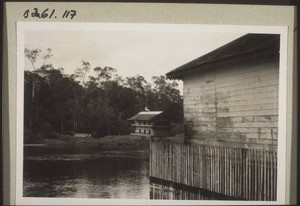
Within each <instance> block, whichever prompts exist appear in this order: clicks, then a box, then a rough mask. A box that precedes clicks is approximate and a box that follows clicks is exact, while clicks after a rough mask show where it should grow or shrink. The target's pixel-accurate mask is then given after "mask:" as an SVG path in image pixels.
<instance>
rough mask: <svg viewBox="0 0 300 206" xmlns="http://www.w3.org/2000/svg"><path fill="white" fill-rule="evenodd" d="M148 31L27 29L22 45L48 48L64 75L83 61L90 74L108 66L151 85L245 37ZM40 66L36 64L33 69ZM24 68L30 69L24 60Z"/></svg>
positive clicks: (225, 34) (52, 60) (52, 58)
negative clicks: (87, 63) (156, 77)
mask: <svg viewBox="0 0 300 206" xmlns="http://www.w3.org/2000/svg"><path fill="white" fill-rule="evenodd" d="M100 27H101V25H100ZM137 27H138V26H137ZM151 28H154V29H151ZM151 28H150V29H149V28H148V29H136V30H126V29H120V30H118V29H115V28H114V29H111V30H110V29H105V30H101V28H100V29H99V28H97V29H95V30H91V29H89V30H86V29H77V30H69V29H66V28H65V29H63V30H57V29H49V30H45V29H43V30H38V29H35V30H26V31H25V35H24V42H25V45H24V46H25V48H28V49H36V48H39V49H41V50H43V51H46V49H47V48H51V49H52V54H53V56H52V57H51V59H49V60H48V62H47V63H51V64H53V66H54V68H59V67H62V68H64V73H66V74H72V73H73V72H74V70H75V69H76V68H78V67H81V64H82V60H84V61H87V62H89V63H90V65H91V68H92V69H93V68H95V67H99V66H100V67H105V66H109V67H113V68H115V69H117V71H118V74H119V75H121V76H122V77H128V76H135V75H137V74H139V75H142V76H144V77H145V78H146V80H147V81H149V82H151V77H152V76H157V75H165V74H166V73H167V72H169V71H171V70H173V69H175V68H177V67H179V66H181V65H183V64H185V63H187V62H190V61H192V60H193V59H195V58H198V57H200V56H202V55H204V54H206V53H208V52H210V51H212V50H214V49H216V48H218V47H220V46H222V45H224V44H226V43H228V42H231V41H232V40H234V39H236V38H238V37H240V36H242V35H244V33H229V32H228V33H226V32H224V31H223V32H222V31H220V32H218V33H216V32H215V33H212V32H206V31H201V29H200V30H197V31H195V30H193V31H189V30H186V29H180V26H179V29H176V30H175V31H174V30H168V29H163V30H160V29H155V27H151ZM39 64H40V62H36V66H39ZM25 69H27V70H32V66H31V64H30V62H29V61H28V60H26V59H25ZM180 87H182V86H180ZM181 89H182V88H181Z"/></svg>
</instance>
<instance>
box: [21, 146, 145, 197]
mask: <svg viewBox="0 0 300 206" xmlns="http://www.w3.org/2000/svg"><path fill="white" fill-rule="evenodd" d="M112 153H113V152H112ZM37 154H38V153H34V152H33V153H31V155H28V154H27V155H26V157H27V158H26V159H25V160H24V196H26V197H80V198H126V199H139V198H141V199H149V193H150V192H149V178H148V176H149V168H148V167H149V161H148V159H145V158H133V157H128V156H127V157H126V156H125V157H120V155H118V156H117V157H114V156H112V155H110V156H103V155H96V154H97V152H96V151H94V152H91V153H90V156H88V155H87V156H85V158H83V159H78V158H74V159H72V158H71V157H72V156H73V155H72V154H70V155H69V156H68V158H65V159H64V158H62V159H53V158H52V159H51V156H53V155H54V154H49V153H48V154H47V153H44V154H41V155H37ZM61 156H63V155H61ZM41 157H43V158H42V159H41ZM47 157H48V158H47ZM88 157H90V158H88ZM136 157H139V156H138V155H136ZM47 159H48V160H47Z"/></svg>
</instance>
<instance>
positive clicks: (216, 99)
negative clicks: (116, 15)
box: [183, 57, 279, 147]
mask: <svg viewBox="0 0 300 206" xmlns="http://www.w3.org/2000/svg"><path fill="white" fill-rule="evenodd" d="M278 78H279V65H278V60H277V61H276V59H275V57H273V58H266V59H257V61H255V59H254V60H253V59H252V60H251V61H248V62H247V61H246V62H242V63H237V64H234V65H224V66H223V67H222V68H220V67H218V68H215V69H210V70H208V71H202V72H201V73H193V75H186V76H185V77H184V79H183V80H184V91H183V95H184V118H185V121H186V124H187V128H186V129H187V130H190V131H189V132H187V133H188V135H186V141H187V142H196V141H197V140H198V141H201V143H204V144H206V143H218V142H221V143H222V144H223V143H224V142H228V143H229V142H235V143H237V146H241V145H239V144H238V142H240V143H246V144H248V143H249V144H250V143H256V144H254V147H264V146H265V145H267V146H266V147H269V146H270V145H275V146H276V145H277V139H278V135H277V134H278V88H279V79H278ZM248 139H251V140H248ZM258 143H259V144H258Z"/></svg>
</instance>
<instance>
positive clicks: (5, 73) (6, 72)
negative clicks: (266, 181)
mask: <svg viewBox="0 0 300 206" xmlns="http://www.w3.org/2000/svg"><path fill="white" fill-rule="evenodd" d="M172 3H173V2H172ZM174 3H177V2H174ZM14 6H15V5H14ZM179 7H180V6H179ZM6 11H7V10H6ZM6 15H7V13H6ZM10 18H13V19H15V18H19V17H10ZM7 26H8V27H11V26H12V25H7ZM11 31H14V29H13V28H10V29H8V32H11ZM4 37H5V35H4ZM10 38H11V37H10ZM287 38H289V37H287ZM281 42H282V41H281ZM4 44H5V45H4V46H7V47H8V49H7V50H11V48H10V47H11V45H9V46H8V45H7V44H8V43H7V42H4ZM298 44H299V42H298ZM7 50H5V49H4V51H6V52H8V51H7ZM6 55H7V53H6ZM289 55H291V54H289ZM4 59H5V60H6V59H8V56H4ZM8 61H9V60H8ZM294 61H295V59H294ZM5 68H7V67H3V69H4V70H5ZM9 68H11V65H10V66H9V67H8V68H7V70H8V69H9ZM290 72H292V71H290ZM8 73H9V72H8V71H4V83H7V82H8V78H7V77H8V76H9V75H8ZM9 77H10V78H11V76H9ZM5 78H7V79H5ZM8 85H9V84H8ZM8 90H9V88H7V90H5V91H4V97H5V95H7V97H8V93H9V91H8ZM288 98H291V97H288ZM4 99H5V98H4ZM10 100H11V98H10ZM4 101H5V102H6V100H4ZM17 104H18V105H19V104H20V102H19V101H17ZM7 105H8V104H7ZM284 105H285V104H284ZM281 106H282V105H281ZM285 106H286V105H285ZM294 107H295V106H294ZM3 108H4V110H5V106H4V107H3ZM293 109H295V108H293ZM285 111H287V110H285ZM5 115H6V116H5ZM11 115H12V114H10V115H9V116H8V113H4V118H5V119H6V120H8V119H10V118H11ZM293 118H295V117H293ZM9 122H10V123H12V122H11V120H10V121H9ZM292 123H293V125H294V126H295V124H296V123H295V122H292ZM8 124H9V123H8V121H5V122H4V126H7V125H8ZM284 125H287V122H285V124H284ZM279 131H280V130H279ZM10 132H11V130H10ZM292 132H295V131H292ZM12 133H14V132H12ZM5 134H9V129H8V128H5V131H4V135H5ZM292 136H293V138H294V139H292V140H290V141H293V142H295V141H296V140H295V134H294V135H292ZM3 141H4V146H5V145H6V146H7V145H9V148H13V147H14V145H13V144H9V141H8V140H7V139H4V140H3ZM13 142H14V141H13ZM292 145H293V144H292ZM294 147H295V146H294ZM5 151H6V152H7V149H4V152H5ZM286 152H290V151H286ZM294 154H295V152H294V153H293V154H292V156H293V155H294ZM4 156H6V158H5V159H4V163H6V164H7V160H8V159H7V157H8V156H7V155H4ZM278 156H279V158H280V155H278ZM8 158H13V155H10V157H8ZM284 162H285V161H284ZM291 166H292V165H291ZM10 169H11V168H10ZM283 169H285V168H283ZM7 171H8V169H5V171H4V175H6V176H7V173H6V172H7ZM291 172H292V171H291ZM5 173H6V174H5ZM292 176H295V174H294V175H292ZM4 183H5V184H7V182H4ZM290 184H292V182H290ZM291 187H292V185H291ZM4 192H5V191H4ZM294 192H295V191H294ZM6 194H7V193H6ZM295 194H296V193H295ZM12 195H13V194H12ZM13 196H14V195H13ZM5 198H6V201H7V197H5ZM9 199H10V200H9V201H10V202H12V203H11V204H13V202H14V201H13V199H14V198H13V197H10V198H9ZM123 203H124V202H123ZM143 203H145V204H149V202H148V201H146V202H143ZM143 203H141V204H143ZM60 204H64V202H61V203H60ZM97 204H99V203H97ZM114 204H115V203H114ZM179 204H180V203H179Z"/></svg>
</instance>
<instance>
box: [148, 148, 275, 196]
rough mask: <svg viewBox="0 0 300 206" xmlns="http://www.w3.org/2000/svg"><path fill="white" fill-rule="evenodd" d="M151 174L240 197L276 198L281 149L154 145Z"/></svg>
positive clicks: (151, 155) (151, 153)
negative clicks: (278, 155)
mask: <svg viewBox="0 0 300 206" xmlns="http://www.w3.org/2000/svg"><path fill="white" fill-rule="evenodd" d="M150 176H151V177H155V178H158V179H162V180H167V181H171V182H174V183H181V184H184V185H187V186H192V187H197V188H202V189H206V190H208V191H211V192H214V193H218V194H220V195H226V196H228V197H232V198H233V199H240V200H267V201H272V200H274V201H275V200H276V191H277V151H271V150H270V151H268V150H258V149H245V148H233V147H232V148H231V147H221V146H208V145H189V144H170V143H155V142H152V143H151V145H150Z"/></svg>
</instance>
